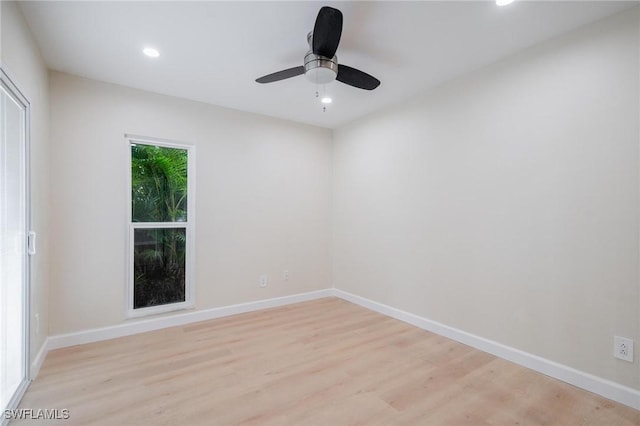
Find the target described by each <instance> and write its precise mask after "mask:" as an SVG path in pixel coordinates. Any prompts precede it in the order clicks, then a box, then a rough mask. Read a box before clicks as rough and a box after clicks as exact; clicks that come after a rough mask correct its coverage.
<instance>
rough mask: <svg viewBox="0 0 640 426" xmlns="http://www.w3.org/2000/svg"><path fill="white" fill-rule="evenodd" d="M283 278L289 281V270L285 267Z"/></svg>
mask: <svg viewBox="0 0 640 426" xmlns="http://www.w3.org/2000/svg"><path fill="white" fill-rule="evenodd" d="M282 279H283V280H285V281H289V270H288V269H285V270H284V272H283V273H282Z"/></svg>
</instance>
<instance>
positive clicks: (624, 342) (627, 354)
mask: <svg viewBox="0 0 640 426" xmlns="http://www.w3.org/2000/svg"><path fill="white" fill-rule="evenodd" d="M613 356H614V357H616V358H619V359H621V360H624V361H629V362H633V340H631V339H627V338H626V337H620V336H613Z"/></svg>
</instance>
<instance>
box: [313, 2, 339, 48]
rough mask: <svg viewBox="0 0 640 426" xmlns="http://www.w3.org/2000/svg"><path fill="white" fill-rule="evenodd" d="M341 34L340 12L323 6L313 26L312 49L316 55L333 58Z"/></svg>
mask: <svg viewBox="0 0 640 426" xmlns="http://www.w3.org/2000/svg"><path fill="white" fill-rule="evenodd" d="M341 35H342V12H340V11H339V10H338V9H334V8H333V7H329V6H323V7H321V8H320V11H319V12H318V17H317V18H316V24H315V25H314V27H313V42H312V50H313V53H315V54H316V55H321V56H325V57H327V58H333V56H334V55H335V54H336V50H338V44H339V43H340V36H341Z"/></svg>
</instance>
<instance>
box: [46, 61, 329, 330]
mask: <svg viewBox="0 0 640 426" xmlns="http://www.w3.org/2000/svg"><path fill="white" fill-rule="evenodd" d="M50 78H51V141H52V148H53V149H52V152H51V155H52V175H51V183H52V188H54V189H53V199H54V202H53V203H52V209H51V218H52V223H53V224H54V226H52V231H53V239H54V241H55V245H54V249H53V252H52V287H51V296H50V303H51V305H50V308H51V334H52V335H55V334H61V333H68V332H73V331H79V330H86V329H91V328H95V327H103V326H111V325H116V324H120V323H122V322H123V321H125V318H124V310H125V280H126V277H125V275H126V273H125V262H126V256H125V247H126V229H127V222H126V219H127V209H128V207H127V191H128V188H127V187H126V178H127V174H128V173H129V164H128V161H129V159H128V145H127V142H126V140H125V139H124V134H125V133H130V134H136V135H144V136H151V137H159V138H165V139H171V140H175V141H184V142H188V143H192V144H194V145H195V146H196V187H197V188H196V194H197V195H196V253H197V254H196V259H195V261H196V268H195V278H196V309H206V308H212V307H219V306H226V305H231V304H236V303H242V302H249V301H254V300H260V299H266V298H271V297H276V296H284V295H290V294H297V293H302V292H307V291H312V290H319V289H324V288H328V287H330V286H331V278H330V274H331V260H330V233H329V232H328V229H329V228H330V191H331V133H330V131H329V130H326V129H320V128H316V127H311V126H306V125H300V124H295V123H291V122H287V121H282V120H276V119H271V118H266V117H262V116H258V115H254V114H248V113H244V112H238V111H233V110H229V109H224V108H218V107H214V106H210V105H206V104H201V103H197V102H192V101H186V100H180V99H177V98H172V97H168V96H163V95H156V94H153V93H148V92H142V91H138V90H133V89H129V88H124V87H120V86H116V85H111V84H106V83H100V82H97V81H92V80H87V79H83V78H79V77H74V76H70V75H67V74H62V73H57V72H53V73H51V75H50ZM284 269H288V270H289V271H290V279H289V280H288V281H284V280H283V277H282V273H283V270H284ZM265 273H266V274H267V275H268V276H269V280H270V281H269V284H268V286H267V287H266V288H259V286H258V283H259V277H260V275H261V274H265Z"/></svg>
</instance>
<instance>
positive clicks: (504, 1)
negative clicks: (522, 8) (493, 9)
mask: <svg viewBox="0 0 640 426" xmlns="http://www.w3.org/2000/svg"><path fill="white" fill-rule="evenodd" d="M511 3H513V0H496V4H497V5H498V6H506V5H508V4H511Z"/></svg>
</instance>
